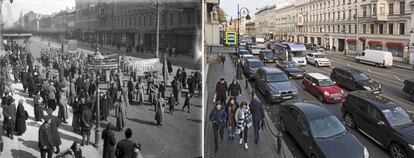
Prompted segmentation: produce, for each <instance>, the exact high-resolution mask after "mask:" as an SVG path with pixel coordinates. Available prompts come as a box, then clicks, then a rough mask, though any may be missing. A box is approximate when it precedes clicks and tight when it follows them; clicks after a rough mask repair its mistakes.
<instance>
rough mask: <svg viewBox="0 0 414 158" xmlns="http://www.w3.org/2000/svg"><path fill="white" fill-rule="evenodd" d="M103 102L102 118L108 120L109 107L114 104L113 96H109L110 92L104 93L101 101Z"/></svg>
mask: <svg viewBox="0 0 414 158" xmlns="http://www.w3.org/2000/svg"><path fill="white" fill-rule="evenodd" d="M100 104H101V109H100V110H101V111H100V112H101V120H105V121H107V117H108V116H109V107H110V106H111V104H112V100H111V98H109V97H108V94H106V93H105V94H103V97H102V99H101V101H100Z"/></svg>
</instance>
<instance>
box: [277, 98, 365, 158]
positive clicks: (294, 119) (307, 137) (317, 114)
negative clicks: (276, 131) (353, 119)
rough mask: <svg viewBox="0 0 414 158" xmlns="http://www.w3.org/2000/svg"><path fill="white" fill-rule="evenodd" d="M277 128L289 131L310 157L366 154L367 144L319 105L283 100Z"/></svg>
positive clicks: (358, 157)
mask: <svg viewBox="0 0 414 158" xmlns="http://www.w3.org/2000/svg"><path fill="white" fill-rule="evenodd" d="M279 107H280V110H279V114H280V119H279V120H280V130H281V132H284V133H289V134H290V135H291V136H292V137H293V139H294V140H296V142H298V144H299V146H300V147H301V148H302V150H303V151H304V152H305V154H306V155H307V157H311V158H316V157H318V158H368V157H369V152H368V150H367V148H366V147H365V146H364V145H362V144H361V142H359V140H358V139H357V138H356V137H355V136H354V135H353V134H352V133H351V132H350V131H348V130H347V129H346V128H345V126H344V125H343V124H342V123H341V121H339V119H338V118H337V117H336V116H335V115H333V114H332V113H331V112H329V111H328V110H326V109H325V108H323V107H322V106H320V105H316V104H312V103H288V104H285V103H284V104H282V105H281V106H279Z"/></svg>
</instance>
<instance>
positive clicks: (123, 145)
mask: <svg viewBox="0 0 414 158" xmlns="http://www.w3.org/2000/svg"><path fill="white" fill-rule="evenodd" d="M131 136H132V130H131V129H130V128H127V129H126V130H125V139H123V140H121V141H119V142H118V144H117V145H116V149H115V156H116V157H117V158H133V156H134V154H135V150H134V144H136V143H135V142H133V141H132V140H131Z"/></svg>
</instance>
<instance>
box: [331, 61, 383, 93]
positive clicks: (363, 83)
mask: <svg viewBox="0 0 414 158" xmlns="http://www.w3.org/2000/svg"><path fill="white" fill-rule="evenodd" d="M331 80H333V81H335V82H336V83H337V84H338V85H339V86H341V87H343V88H346V89H349V90H352V91H354V90H366V91H369V92H372V93H374V94H379V93H381V85H380V84H379V83H378V82H377V81H374V80H372V79H371V78H369V77H368V76H367V75H366V74H364V73H362V72H361V71H359V70H357V69H354V68H350V67H336V68H334V69H333V70H332V72H331Z"/></svg>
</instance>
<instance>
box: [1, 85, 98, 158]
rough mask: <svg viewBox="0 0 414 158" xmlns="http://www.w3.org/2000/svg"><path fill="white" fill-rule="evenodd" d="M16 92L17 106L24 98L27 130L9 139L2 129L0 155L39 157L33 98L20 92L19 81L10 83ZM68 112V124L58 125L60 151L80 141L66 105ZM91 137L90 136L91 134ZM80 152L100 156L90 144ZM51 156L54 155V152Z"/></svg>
mask: <svg viewBox="0 0 414 158" xmlns="http://www.w3.org/2000/svg"><path fill="white" fill-rule="evenodd" d="M12 85H13V87H14V89H15V91H16V94H15V95H14V96H13V98H14V99H15V104H16V106H17V104H18V101H19V100H20V99H23V100H24V103H23V106H24V108H25V110H26V111H27V112H28V114H29V119H28V120H26V126H27V130H26V132H25V133H24V134H23V135H22V136H15V137H14V139H13V140H11V139H10V138H8V137H5V136H4V135H5V134H4V133H3V130H0V131H1V136H2V138H3V141H4V149H3V153H1V156H0V157H4V158H11V157H16V158H32V157H40V150H39V147H38V131H39V127H40V125H41V124H42V122H36V121H34V109H33V99H32V98H28V94H26V93H22V91H23V86H22V84H21V83H17V84H12ZM2 111H3V108H0V113H2ZM68 112H69V119H68V124H61V126H60V127H59V133H60V137H61V141H62V145H61V146H60V150H61V151H65V150H66V149H68V148H70V146H71V145H72V143H73V141H78V142H80V141H81V140H82V137H81V136H80V135H79V134H77V133H74V132H73V130H72V127H71V124H72V117H73V113H72V108H71V107H68ZM57 114H58V109H56V110H55V111H54V113H53V115H55V116H57ZM44 115H45V116H47V114H46V112H44ZM91 138H92V136H91ZM82 154H83V156H84V157H87V158H99V157H101V156H100V155H99V153H98V150H97V149H96V148H95V147H93V146H92V145H89V146H83V147H82ZM53 156H56V155H55V154H54V155H53Z"/></svg>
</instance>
